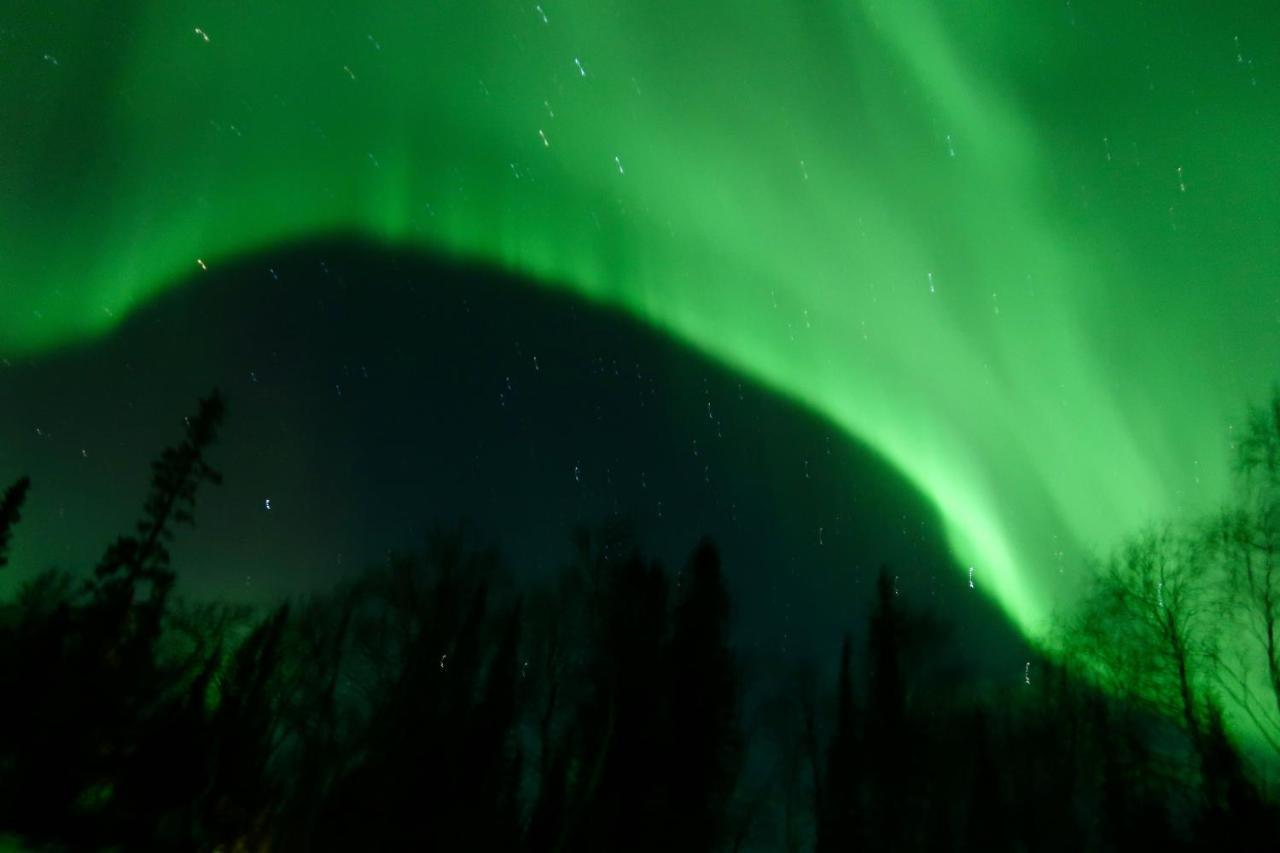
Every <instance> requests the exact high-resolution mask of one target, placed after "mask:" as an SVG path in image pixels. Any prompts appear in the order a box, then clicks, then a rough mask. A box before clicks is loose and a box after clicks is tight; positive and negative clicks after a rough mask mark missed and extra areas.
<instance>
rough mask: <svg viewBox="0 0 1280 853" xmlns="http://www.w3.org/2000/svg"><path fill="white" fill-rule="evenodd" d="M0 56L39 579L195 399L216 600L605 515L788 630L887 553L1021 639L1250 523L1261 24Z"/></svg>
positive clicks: (167, 38)
mask: <svg viewBox="0 0 1280 853" xmlns="http://www.w3.org/2000/svg"><path fill="white" fill-rule="evenodd" d="M370 5H372V6H374V8H372V9H370V8H369V6H370ZM0 60H2V61H3V71H2V72H0V73H2V74H3V79H4V80H5V82H6V88H5V91H6V94H5V96H4V97H5V103H6V107H7V108H6V109H5V110H4V111H3V112H0V138H3V140H4V142H3V147H2V148H0V221H2V222H3V224H4V227H3V228H0V358H2V359H3V361H0V479H2V480H8V479H12V478H13V477H15V476H17V474H19V473H21V472H29V473H30V474H31V475H32V476H33V479H34V480H35V483H36V486H35V489H36V490H35V491H33V493H32V504H31V507H30V511H29V518H30V523H29V524H26V525H24V527H23V528H22V530H21V535H20V536H19V537H18V541H17V545H18V550H17V552H16V554H15V561H16V564H17V566H18V568H19V569H21V570H23V571H30V570H32V569H33V568H34V567H38V566H39V565H42V564H45V563H47V562H49V561H57V562H60V563H61V562H66V563H68V564H77V563H78V564H81V565H83V564H84V563H85V561H86V560H88V559H89V558H90V555H91V554H93V553H94V552H95V551H96V549H98V548H100V547H101V544H102V543H103V542H104V541H105V538H106V537H107V535H108V534H109V533H110V532H112V531H114V530H117V529H119V527H120V526H121V524H122V523H124V522H126V521H127V520H128V519H130V518H132V517H133V514H134V512H135V510H134V507H136V505H137V502H138V500H139V499H140V496H141V494H142V493H143V492H144V489H145V478H146V467H145V461H146V459H147V458H149V457H150V455H152V454H153V453H154V452H156V450H157V449H158V448H160V447H162V446H164V444H165V443H167V442H168V441H170V440H171V438H172V435H173V425H174V423H175V422H176V421H175V419H176V418H179V417H180V415H181V413H183V412H186V411H189V410H190V408H191V401H192V400H194V398H195V397H196V396H197V395H199V394H201V393H203V392H204V391H206V390H207V388H208V387H210V386H211V385H213V384H218V385H221V386H223V387H224V388H225V390H226V391H227V393H228V396H229V398H230V403H231V406H232V415H231V421H230V425H229V427H228V432H227V437H226V440H225V442H224V443H223V446H222V447H221V449H220V452H221V453H222V454H223V464H224V467H225V468H226V472H227V475H228V483H227V485H226V487H225V488H224V489H222V490H221V491H220V492H218V493H217V494H216V495H215V494H210V495H208V496H206V497H205V499H204V501H203V503H202V514H201V525H200V529H199V530H198V531H197V532H196V534H195V535H193V536H191V537H189V539H190V541H189V542H187V541H186V540H184V543H183V545H182V546H181V547H182V549H183V550H180V551H179V552H178V553H179V555H180V556H181V558H182V560H183V561H184V562H183V565H184V569H183V571H184V583H189V584H190V585H191V587H192V588H193V589H204V590H216V591H219V592H222V591H229V590H232V589H243V588H253V589H257V590H263V589H267V590H271V591H272V592H278V591H286V590H290V589H293V588H294V585H295V584H300V583H311V582H315V581H316V580H324V579H330V578H332V577H335V576H337V575H338V574H340V573H341V572H342V570H343V567H344V566H350V565H351V564H358V563H360V562H362V561H365V560H368V559H370V558H376V556H377V554H378V553H380V552H381V551H383V550H385V548H386V547H387V544H388V543H399V544H404V545H407V544H411V543H412V542H413V541H415V537H417V536H419V535H420V534H421V532H422V530H423V527H424V525H427V524H429V523H430V522H432V521H435V520H447V519H448V518H450V517H455V516H461V515H465V516H469V517H473V518H474V519H475V520H476V521H477V524H478V525H479V526H480V527H481V528H482V529H484V530H486V531H487V532H489V533H490V534H491V535H492V536H494V537H501V538H504V539H505V542H504V544H507V545H509V546H510V547H511V548H512V549H513V550H515V549H519V551H520V553H522V554H525V555H531V556H529V558H530V560H531V561H532V562H535V563H538V564H539V566H541V567H544V568H545V567H546V566H547V565H550V563H551V562H552V561H553V560H554V559H555V558H556V554H557V553H558V551H557V549H558V548H561V547H563V546H562V544H561V543H563V541H564V537H565V534H564V532H563V531H564V528H565V527H566V526H568V525H571V524H572V523H573V522H575V521H579V520H588V521H589V520H591V519H594V518H598V517H600V516H601V515H602V514H604V513H607V512H610V511H613V510H615V509H616V510H618V511H620V512H623V513H626V514H632V515H634V516H635V517H636V519H637V524H639V525H640V526H641V528H642V529H643V531H644V534H645V538H647V539H648V540H650V541H652V542H653V543H654V547H655V548H656V549H657V550H658V551H660V552H661V553H662V554H663V556H665V557H667V558H668V559H675V557H676V555H677V554H679V553H680V551H681V550H682V549H684V548H687V547H688V544H689V543H690V541H691V540H692V539H693V538H694V537H696V535H697V534H698V533H699V532H702V531H703V530H705V531H707V532H710V533H712V534H713V535H715V536H717V537H718V538H720V539H721V540H722V542H723V544H724V547H725V550H726V561H727V563H728V564H729V565H730V566H733V565H735V564H737V565H738V566H739V568H737V569H734V571H736V572H738V573H739V575H738V578H737V581H736V582H737V583H739V584H741V585H742V588H743V593H742V596H743V598H742V607H743V610H744V611H745V612H747V613H749V614H752V615H751V616H750V618H749V619H748V620H747V624H751V625H758V626H760V627H759V630H760V631H762V632H764V633H765V634H767V636H768V637H769V638H770V642H774V641H775V640H776V639H777V637H778V636H779V635H780V633H781V632H782V631H783V630H791V629H789V628H785V627H784V628H780V627H779V626H788V625H790V626H795V625H797V624H798V623H802V622H803V623H806V624H808V623H810V622H811V621H817V622H819V623H823V622H825V623H828V624H836V623H838V622H839V621H840V620H841V619H842V618H843V617H842V608H843V607H844V604H843V602H844V601H845V600H846V596H849V597H853V596H854V594H855V592H856V590H858V589H859V588H865V587H866V586H867V578H868V576H869V574H870V573H872V572H874V570H875V565H876V563H877V561H879V560H881V559H885V560H890V561H891V562H892V563H893V564H894V566H895V567H899V566H900V567H901V571H902V572H903V574H904V576H905V575H907V574H911V575H912V576H913V577H914V578H915V580H914V581H913V583H915V584H916V585H917V587H918V588H922V589H927V590H928V592H927V594H928V595H929V596H934V597H937V598H940V599H942V600H943V601H944V602H945V604H944V606H945V607H948V608H955V609H957V611H961V610H963V609H964V608H969V607H977V606H978V605H977V604H971V602H972V601H976V600H978V599H979V596H981V595H986V594H990V595H991V596H992V599H993V600H994V601H995V602H996V603H997V604H998V606H999V607H1000V609H1001V610H1002V611H1003V612H1004V614H1006V615H1007V616H1008V617H1009V618H1010V619H1011V620H1012V621H1013V622H1014V623H1015V624H1016V625H1017V626H1018V627H1019V628H1020V629H1022V630H1023V631H1024V632H1026V633H1027V634H1030V635H1035V634H1037V633H1038V632H1039V631H1041V630H1042V629H1043V627H1044V625H1045V621H1046V619H1047V618H1048V617H1049V616H1050V615H1051V614H1052V613H1053V612H1055V610H1056V609H1057V608H1058V607H1059V606H1061V605H1062V604H1064V603H1066V602H1069V601H1071V600H1072V598H1073V596H1074V593H1075V591H1076V589H1077V587H1078V580H1079V567H1080V565H1081V564H1082V557H1083V556H1084V555H1085V554H1086V553H1088V552H1090V551H1093V550H1096V549H1102V548H1106V547H1109V546H1110V545H1112V544H1113V543H1114V542H1115V541H1116V540H1117V539H1118V538H1119V537H1120V536H1122V535H1123V534H1125V533H1127V532H1129V531H1130V530H1132V529H1134V528H1135V527H1136V526H1138V525H1140V524H1141V523H1143V522H1145V521H1147V520H1149V519H1151V518H1153V517H1158V516H1167V515H1176V514H1180V513H1185V512H1190V511H1198V510H1202V509H1205V508H1207V507H1210V506H1212V505H1213V504H1214V503H1215V502H1216V501H1218V500H1219V499H1220V498H1222V497H1223V495H1224V494H1225V492H1226V488H1227V485H1228V472H1229V467H1228V464H1227V459H1228V454H1229V451H1230V447H1231V443H1232V437H1233V430H1234V428H1235V424H1236V423H1237V421H1238V418H1239V416H1240V415H1241V413H1242V412H1243V411H1244V407H1245V406H1246V405H1247V404H1248V403H1250V402H1254V401H1257V400H1259V399H1260V398H1261V397H1262V396H1263V395H1264V394H1265V393H1266V390H1267V388H1268V385H1269V383H1271V382H1272V381H1273V380H1274V379H1275V367H1276V365H1277V363H1280V240H1277V239H1276V231H1277V229H1276V225H1277V221H1278V220H1280V201H1278V200H1277V199H1280V196H1278V195H1277V193H1276V187H1277V178H1278V177H1280V145H1277V142H1278V141H1280V88H1278V87H1280V16H1277V15H1275V13H1274V11H1273V10H1272V9H1271V8H1270V7H1269V5H1268V4H1265V3H1259V2H1249V0H1228V2H1225V3H1219V4H1214V5H1213V6H1212V7H1211V8H1210V7H1208V6H1205V5H1204V4H1200V3H1193V2H1172V3H1160V4H1144V3H1139V2H1137V0H1126V2H1115V0H1081V1H1080V2H1076V0H1072V2H1066V3H1053V4H1045V5H1040V6H1036V5H1034V4H1027V3H1025V2H1018V0H999V2H993V3H986V4H979V5H973V4H956V3H943V2H930V0H902V2H892V3H880V2H873V0H863V2H840V3H795V2H781V0H779V1H778V2H773V1H772V0H764V2H758V3H752V4H750V5H747V6H744V5H742V4H737V3H729V2H719V0H716V2H703V3H682V2H665V0H664V1H663V2H653V3H634V4H623V3H598V2H585V0H584V2H555V0H548V2H545V3H540V4H535V3H523V2H521V3H510V2H492V1H491V0H481V2H465V3H464V2H443V3H433V4H412V5H410V4H400V3H387V4H351V3H317V2H307V3H280V4H268V5H262V4H260V5H258V6H255V7H253V8H242V7H239V6H228V5H226V4H217V3H210V2H172V3H165V4H161V5H159V6H154V7H151V6H143V5H140V4H139V5H137V6H135V7H133V8H132V9H131V10H126V9H123V8H122V7H121V6H120V5H119V4H101V5H97V6H94V7H92V8H89V9H86V7H85V6H84V4H82V3H76V2H55V3H44V4H33V5H29V6H28V8H25V9H23V10H21V11H17V12H14V13H11V14H9V15H8V16H6V17H5V19H4V20H3V21H0ZM335 233H340V234H344V235H350V236H352V237H354V238H356V239H358V240H359V241H360V242H359V243H358V244H345V245H346V248H340V247H339V246H338V245H335V244H332V243H325V244H321V243H318V242H315V241H317V240H319V239H320V238H324V237H329V236H331V235H333V234H335ZM298 241H310V242H307V243H306V245H305V247H304V248H301V249H299V248H296V247H297V246H298V245H300V244H299V243H298ZM356 245H358V246H359V247H360V248H359V249H358V250H357V249H356V248H355V246H356ZM290 247H295V248H290ZM408 248H412V249H416V250H430V251H431V252H433V253H434V257H436V258H451V259H454V261H461V260H465V261H466V262H468V263H469V264H475V265H481V266H484V267H486V268H494V269H501V270H504V271H505V272H506V273H508V274H510V275H512V276H513V279H512V280H511V281H507V282H505V283H501V284H500V283H498V282H497V280H496V279H495V278H494V277H493V276H492V275H489V274H478V273H474V272H472V273H466V274H464V273H460V272H456V271H455V272H449V273H441V272H439V271H438V270H439V267H438V266H437V265H438V263H439V262H438V261H436V262H432V261H429V260H426V259H423V258H418V259H417V260H411V259H410V256H408V255H404V254H399V253H398V252H399V251H401V250H404V249H408ZM272 270H274V271H275V272H274V273H273V272H272ZM548 287H549V288H552V289H554V290H555V291H557V292H559V293H560V294H561V295H560V296H558V297H556V298H555V299H551V298H550V297H547V296H546V295H545V292H544V291H545V290H546V288H548ZM534 293H543V295H542V296H538V297H536V298H535V297H534V295H533V294H534ZM589 305H607V306H610V307H612V308H613V309H616V310H618V311H620V312H621V313H622V314H623V315H625V316H626V317H629V318H631V322H625V321H624V320H623V319H622V317H621V316H619V315H616V314H599V313H597V312H596V311H594V310H591V309H589V308H588V306H589ZM646 330H647V331H646ZM670 341H678V342H680V345H676V344H672V343H670ZM683 347H689V348H691V350H693V351H696V352H698V353H701V356H695V355H693V353H692V352H691V351H690V350H688V349H684V348H683ZM535 357H537V358H538V363H537V366H535V363H534V358H535ZM714 365H719V366H714ZM739 388H741V389H742V390H741V394H740V395H739V390H738V389H739ZM774 395H776V396H774ZM784 400H785V401H789V402H783V401H784ZM642 401H643V406H641V402H642ZM721 435H723V437H721ZM695 441H696V442H697V445H696V450H697V453H696V454H695V452H694V451H695V446H694V442H695ZM863 448H869V449H870V450H869V451H868V450H866V449H863ZM877 460H883V463H882V462H880V461H877ZM886 466H887V467H888V468H891V469H892V470H893V471H894V472H895V473H893V474H892V475H891V474H889V473H887V468H886ZM575 471H576V474H575ZM708 481H709V482H708ZM904 484H910V486H911V488H912V489H913V490H914V492H911V491H908V488H907V486H906V485H904ZM268 499H270V500H271V501H272V509H271V510H269V511H268V510H266V509H265V501H266V500H268ZM658 501H662V502H663V515H662V517H661V518H659V517H658ZM735 517H736V520H735ZM512 519H515V521H514V523H513V522H512ZM499 522H500V523H499ZM734 531H738V532H734ZM820 531H821V533H820ZM904 531H905V532H904ZM820 538H821V542H820ZM339 555H341V558H340V556H339ZM340 559H341V565H340V564H339V560H340ZM539 566H534V567H531V570H533V569H537V568H538V567H539ZM970 567H972V568H973V571H974V577H975V579H976V582H977V583H976V589H975V590H974V591H973V592H974V594H973V595H972V596H969V597H967V598H966V595H968V593H969V592H970V590H969V588H968V582H967V573H968V571H969V569H970ZM979 621H980V620H979ZM991 624H993V625H994V622H992V623H991ZM794 630H799V629H798V628H795V629H794ZM991 630H992V631H996V630H997V629H996V628H994V627H993V628H991ZM824 641H825V640H824Z"/></svg>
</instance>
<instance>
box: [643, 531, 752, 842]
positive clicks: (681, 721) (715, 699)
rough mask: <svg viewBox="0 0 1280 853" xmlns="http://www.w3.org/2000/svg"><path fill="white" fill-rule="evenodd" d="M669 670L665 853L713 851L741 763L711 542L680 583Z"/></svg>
mask: <svg viewBox="0 0 1280 853" xmlns="http://www.w3.org/2000/svg"><path fill="white" fill-rule="evenodd" d="M667 657H668V660H669V664H668V668H669V671H670V673H671V681H670V687H669V693H668V696H669V701H670V711H669V720H670V723H669V725H670V745H669V750H670V752H669V753H668V761H669V762H670V764H669V765H668V766H667V767H664V768H662V771H661V772H662V773H663V775H665V776H666V777H667V778H668V779H669V780H670V781H669V784H670V794H669V798H670V825H669V832H670V836H669V839H668V841H667V844H666V846H667V849H684V850H714V849H718V848H720V847H721V846H722V845H723V844H725V843H726V842H727V841H728V839H729V826H728V817H729V805H730V801H731V797H732V794H733V790H734V783H735V781H736V779H737V777H738V771H739V767H740V764H741V760H742V730H741V726H740V720H739V699H740V697H739V685H738V681H739V679H738V672H737V664H736V662H735V660H734V655H733V650H732V649H731V648H730V645H729V592H728V590H727V589H726V588H725V585H724V577H723V575H722V574H721V571H720V556H719V554H718V553H717V552H716V549H715V546H714V545H713V544H712V543H711V542H710V540H708V539H703V540H702V541H701V542H699V543H698V545H697V547H696V548H695V549H694V551H693V554H692V556H691V557H690V558H689V562H688V564H687V565H686V566H685V570H684V572H683V573H682V574H681V576H680V597H679V601H678V602H677V604H676V608H675V613H674V615H673V627H672V636H671V643H670V649H669V652H668V655H667Z"/></svg>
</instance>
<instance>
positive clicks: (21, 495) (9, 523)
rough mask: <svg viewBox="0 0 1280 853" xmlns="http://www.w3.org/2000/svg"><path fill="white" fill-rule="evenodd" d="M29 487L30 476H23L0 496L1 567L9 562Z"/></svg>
mask: <svg viewBox="0 0 1280 853" xmlns="http://www.w3.org/2000/svg"><path fill="white" fill-rule="evenodd" d="M29 488H31V480H30V478H28V477H22V478H20V479H19V480H18V481H17V482H15V483H14V484H13V485H12V486H10V487H9V488H7V489H5V492H4V497H3V498H0V569H3V568H4V567H5V566H7V565H8V564H9V542H10V539H11V537H12V536H13V528H14V527H15V526H16V525H17V524H18V521H19V520H20V519H21V517H22V516H21V510H22V504H23V502H24V501H25V500H26V498H27V489H29Z"/></svg>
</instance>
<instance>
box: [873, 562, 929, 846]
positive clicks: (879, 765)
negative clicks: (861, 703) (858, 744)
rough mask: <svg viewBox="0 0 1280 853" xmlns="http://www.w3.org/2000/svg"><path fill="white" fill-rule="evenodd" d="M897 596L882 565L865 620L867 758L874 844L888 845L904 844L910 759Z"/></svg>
mask: <svg viewBox="0 0 1280 853" xmlns="http://www.w3.org/2000/svg"><path fill="white" fill-rule="evenodd" d="M897 595H898V593H897V590H896V589H895V587H894V582H893V580H892V579H891V578H890V577H889V574H888V569H887V568H881V570H880V575H879V577H877V578H876V600H875V605H874V608H873V609H872V611H871V618H870V620H869V623H868V644H867V652H868V655H869V657H870V667H869V670H870V671H869V686H870V689H869V692H868V697H867V705H868V707H867V743H868V751H867V752H868V755H867V757H868V761H869V764H870V770H871V774H872V787H871V808H872V811H873V814H872V821H873V823H874V825H875V835H876V843H877V844H878V845H879V846H880V847H882V848H886V849H890V848H892V849H903V848H904V847H905V846H907V840H906V836H907V834H908V833H907V826H906V825H905V815H904V810H905V808H906V807H907V803H906V802H905V801H906V799H907V796H908V793H909V792H908V786H907V782H908V779H909V775H908V774H909V769H910V762H911V761H912V760H913V758H914V756H913V754H912V749H911V743H910V738H909V736H908V732H907V717H906V713H907V711H906V689H905V685H904V681H903V675H902V662H901V654H900V652H901V641H902V625H901V616H900V614H899V612H898V604H897V600H896V599H897ZM918 828H922V827H918Z"/></svg>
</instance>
